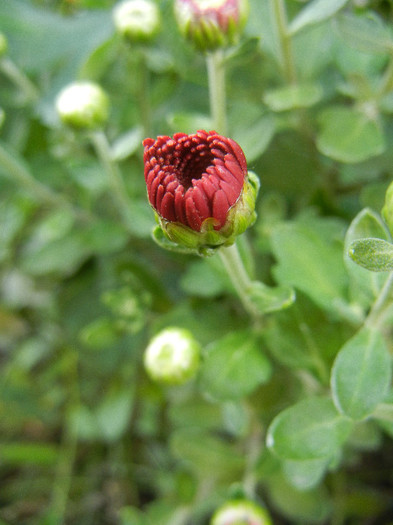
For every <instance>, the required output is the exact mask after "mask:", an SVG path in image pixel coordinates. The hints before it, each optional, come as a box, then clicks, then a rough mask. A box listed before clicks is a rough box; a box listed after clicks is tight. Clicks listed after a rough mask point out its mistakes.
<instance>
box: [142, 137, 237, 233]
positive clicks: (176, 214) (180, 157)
mask: <svg viewBox="0 0 393 525" xmlns="http://www.w3.org/2000/svg"><path fill="white" fill-rule="evenodd" d="M143 145H144V147H145V151H144V163H145V180H146V185H147V193H148V197H149V201H150V204H151V205H152V207H153V208H154V210H155V211H156V212H157V213H158V215H159V216H160V217H161V218H163V219H165V220H166V221H169V222H177V223H181V224H183V225H184V226H187V227H189V228H191V229H192V230H194V231H196V232H200V231H201V229H203V224H204V222H205V221H206V219H210V220H212V221H211V222H212V224H213V225H214V229H215V230H220V229H221V228H223V227H224V226H225V223H226V220H227V216H228V212H229V210H230V209H231V208H232V207H233V206H234V205H235V204H236V202H237V201H238V199H239V197H240V195H241V194H242V190H243V186H244V184H245V182H246V180H247V163H246V159H245V156H244V153H243V151H242V149H241V148H240V146H239V145H238V144H237V143H236V142H235V141H234V140H232V139H230V138H226V137H222V136H221V135H218V134H217V133H216V132H215V131H210V132H207V131H202V130H200V131H197V133H195V134H193V135H186V134H185V133H176V134H175V135H174V136H173V138H171V137H167V136H160V137H158V138H157V139H156V140H154V139H150V138H148V139H145V140H144V141H143Z"/></svg>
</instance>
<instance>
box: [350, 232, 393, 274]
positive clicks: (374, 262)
mask: <svg viewBox="0 0 393 525" xmlns="http://www.w3.org/2000/svg"><path fill="white" fill-rule="evenodd" d="M348 255H349V256H350V258H351V259H352V260H353V261H355V263H357V264H358V265H359V266H362V267H363V268H366V269H367V270H370V271H372V272H391V271H392V270H393V244H391V243H390V242H388V241H384V240H383V239H374V238H370V239H359V240H357V241H353V242H352V243H351V244H350V245H349V249H348Z"/></svg>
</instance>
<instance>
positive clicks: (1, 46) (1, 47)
mask: <svg viewBox="0 0 393 525" xmlns="http://www.w3.org/2000/svg"><path fill="white" fill-rule="evenodd" d="M7 51H8V41H7V38H6V36H5V35H4V33H0V58H1V57H3V56H4V55H5V54H6V53H7Z"/></svg>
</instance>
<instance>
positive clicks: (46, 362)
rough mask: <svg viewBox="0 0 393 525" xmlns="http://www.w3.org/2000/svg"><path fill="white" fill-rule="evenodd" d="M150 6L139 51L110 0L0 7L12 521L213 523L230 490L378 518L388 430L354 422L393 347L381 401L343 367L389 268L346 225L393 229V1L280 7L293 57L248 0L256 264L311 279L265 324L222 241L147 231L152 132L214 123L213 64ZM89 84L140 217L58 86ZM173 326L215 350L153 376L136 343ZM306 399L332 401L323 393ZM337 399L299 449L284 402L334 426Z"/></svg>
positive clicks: (277, 277)
mask: <svg viewBox="0 0 393 525" xmlns="http://www.w3.org/2000/svg"><path fill="white" fill-rule="evenodd" d="M158 5H159V8H160V11H161V14H162V20H163V23H162V27H161V29H160V32H159V34H158V35H157V37H156V38H155V40H154V42H152V43H151V44H146V45H139V44H138V45H137V44H135V45H131V44H129V43H126V42H124V41H123V40H122V39H121V38H120V36H119V35H117V34H116V32H115V29H114V25H113V21H112V10H113V7H114V2H113V1H111V0H36V1H34V0H3V1H2V2H1V3H0V30H1V32H3V34H4V35H5V36H6V38H7V41H8V51H7V53H6V54H5V55H4V56H3V57H2V58H1V59H0V106H1V108H2V119H3V124H2V128H1V131H0V188H1V192H0V229H1V230H0V292H1V302H0V363H1V371H0V373H1V385H0V415H1V418H0V523H1V525H25V524H26V525H27V524H37V525H52V524H59V525H60V524H69V525H73V524H76V523H78V524H79V525H100V524H109V525H134V524H135V525H146V524H155V525H160V524H163V525H164V524H169V525H181V524H184V525H186V524H187V525H202V524H206V523H208V522H209V519H210V516H211V515H212V513H213V511H214V510H215V508H216V507H217V506H218V505H220V504H221V503H223V502H224V501H225V500H226V499H228V498H231V497H236V496H247V497H253V498H255V499H256V501H258V502H260V503H261V504H263V505H266V506H267V508H268V509H269V512H270V513H271V514H272V516H273V522H274V523H277V524H285V523H332V524H335V525H339V524H344V523H346V524H351V523H353V524H359V523H367V524H382V523H388V522H390V521H391V520H393V508H392V501H393V499H392V497H393V490H392V482H393V480H392V466H393V447H392V444H391V440H390V437H389V436H391V435H393V426H392V423H391V422H389V421H386V420H384V421H383V422H381V421H376V420H374V419H367V418H366V419H364V417H365V416H369V415H370V414H371V413H372V411H373V409H374V408H375V405H377V404H378V403H379V402H380V401H385V399H384V398H385V394H386V392H387V389H388V387H389V380H390V376H389V372H388V375H386V374H385V375H384V373H383V370H381V363H382V364H383V363H386V360H384V359H385V357H386V352H385V347H383V348H382V346H383V345H384V344H386V343H383V342H382V343H381V342H380V341H378V342H377V343H374V342H373V343H372V348H374V346H375V347H376V346H377V347H378V349H381V348H382V349H381V350H380V351H379V350H378V352H379V353H378V352H376V353H375V355H376V356H377V357H375V359H376V361H377V362H376V365H375V367H374V368H373V370H377V371H378V372H377V376H376V377H375V378H374V379H375V383H376V385H377V386H376V390H377V391H378V389H379V388H380V387H381V390H380V394H378V393H377V394H374V397H375V403H374V404H373V400H374V398H373V399H372V402H371V405H370V407H369V406H368V405H367V406H366V402H365V401H364V399H363V398H361V395H360V394H359V399H357V400H356V402H357V403H358V404H357V405H356V407H357V410H358V412H359V413H361V416H362V417H358V415H357V414H358V412H356V414H355V413H354V410H355V409H354V408H353V406H352V405H351V407H348V406H345V399H344V397H341V398H340V394H337V392H334V386H333V387H332V386H331V384H330V383H329V379H330V376H331V368H332V364H333V362H334V359H335V357H336V355H337V353H338V352H339V350H340V348H341V347H343V345H345V343H347V342H348V340H350V338H351V337H352V336H353V335H354V334H355V333H356V332H357V330H358V329H359V328H360V327H362V326H363V323H364V321H365V319H366V316H367V313H368V311H369V309H370V307H371V306H372V304H373V302H374V301H375V298H376V297H377V296H378V293H379V291H380V289H381V287H382V284H383V282H384V278H385V277H386V274H378V275H376V274H373V275H371V274H369V273H368V272H367V271H366V270H363V269H359V268H358V267H355V265H354V264H353V263H352V262H351V261H349V260H347V258H344V256H343V254H344V243H345V242H346V243H347V242H348V237H347V239H345V233H346V231H347V230H348V227H349V225H350V223H351V221H352V220H353V219H354V218H355V217H356V215H357V214H358V213H359V212H361V210H363V209H364V208H367V209H366V211H363V214H364V215H363V216H362V217H363V218H362V219H359V218H358V223H359V222H360V223H361V226H360V227H359V226H358V225H354V224H353V223H352V229H351V230H350V234H351V235H352V237H351V238H356V237H359V236H361V235H360V234H359V228H360V230H361V233H363V234H364V232H365V230H366V229H367V228H368V229H369V230H372V231H373V232H375V231H377V230H378V233H379V236H381V237H384V236H385V237H387V238H388V234H387V233H386V231H385V229H384V226H383V225H382V223H381V221H380V218H379V215H378V213H379V212H380V210H381V208H382V206H383V202H384V195H385V191H386V188H387V186H388V184H389V182H390V181H391V180H392V177H393V173H392V172H393V162H392V160H393V158H392V152H393V126H392V119H391V113H392V112H393V98H392V88H393V27H392V9H393V8H392V3H391V2H390V1H378V0H371V1H367V0H364V1H360V0H358V1H355V0H352V1H341V2H340V1H334V2H333V1H330V2H329V1H322V0H319V1H318V0H312V1H309V2H305V1H300V0H287V2H286V8H287V16H288V20H289V25H288V33H287V38H286V44H287V45H289V46H290V55H285V53H283V49H284V48H283V44H285V42H284V41H283V39H282V34H281V35H280V32H279V31H278V29H277V19H276V18H275V17H276V15H277V13H276V12H275V9H274V6H275V2H274V1H272V2H269V1H267V0H263V1H261V0H251V3H250V11H251V14H250V17H249V21H248V23H247V26H246V29H245V33H244V35H243V37H242V39H241V41H240V42H239V45H237V46H235V47H232V48H230V49H228V50H227V55H226V56H227V61H226V66H227V89H228V125H229V135H230V136H231V137H233V138H234V139H235V140H237V141H238V142H239V144H240V145H241V146H242V148H243V149H244V151H245V153H246V156H247V159H248V164H249V167H250V168H251V169H252V170H253V171H255V172H256V173H257V174H258V175H259V177H260V180H261V192H260V197H259V200H258V213H259V215H258V220H257V223H256V224H255V226H254V227H253V228H252V229H251V230H250V231H249V232H247V233H246V234H245V235H244V236H243V237H244V238H243V237H242V238H241V240H240V241H241V242H240V248H241V251H242V254H243V256H244V258H245V261H246V263H247V265H248V268H249V270H250V272H251V274H252V275H254V276H255V277H257V278H260V279H263V280H265V282H268V283H270V284H273V283H277V284H282V285H290V286H293V287H294V288H295V289H296V294H297V298H296V302H295V304H294V305H293V306H291V307H290V308H288V309H287V310H283V311H281V312H278V313H275V314H271V315H269V316H266V318H265V319H264V322H263V326H251V324H252V323H251V322H250V319H249V317H248V316H247V314H245V312H244V311H243V309H242V307H241V305H240V303H239V302H238V300H237V298H236V297H235V295H234V293H233V289H232V287H231V284H230V283H229V280H228V278H227V276H226V275H225V273H224V272H223V269H222V267H221V265H220V261H219V259H218V258H217V257H216V256H214V257H212V258H210V259H206V260H203V259H198V258H195V257H190V256H183V255H178V254H174V253H170V252H165V251H164V250H162V249H161V248H160V247H158V246H157V245H155V244H154V242H153V241H152V239H151V229H152V227H153V225H154V216H153V213H152V211H151V210H150V208H149V206H148V204H147V199H146V190H145V182H144V177H143V164H142V145H141V141H142V140H143V138H144V137H145V136H152V137H154V136H156V135H158V134H160V135H161V134H173V133H174V132H177V131H183V132H194V131H196V130H197V129H200V128H204V129H209V128H210V127H211V118H210V114H209V97H208V81H207V75H206V64H205V59H204V56H203V55H202V54H199V53H198V52H196V51H195V50H194V49H193V48H192V46H191V45H190V44H188V43H186V42H184V41H183V39H182V38H181V36H180V34H179V32H178V30H177V27H176V23H175V20H174V15H173V6H172V2H171V1H169V0H162V1H160V2H159V3H158ZM307 8H308V10H307ZM78 79H83V80H90V81H94V82H97V83H99V84H100V85H101V86H102V87H103V88H104V89H105V91H106V92H107V94H108V96H109V98H110V101H111V111H110V118H109V122H108V124H107V126H106V129H105V133H106V135H107V137H108V141H109V145H110V156H111V159H112V161H113V162H116V163H117V166H118V168H119V170H120V173H121V175H122V177H123V180H124V183H125V187H126V191H127V199H128V200H129V213H128V215H127V218H126V219H125V218H124V216H122V215H121V213H119V206H118V203H117V201H116V196H115V195H114V193H113V191H112V188H111V185H110V181H109V179H108V177H107V175H106V172H105V169H104V168H103V166H102V164H101V163H100V159H99V158H98V157H97V155H96V152H95V150H94V147H93V146H92V142H91V140H90V138H89V136H88V134H86V133H83V132H79V133H74V132H72V131H70V130H69V129H66V128H64V127H63V126H62V125H61V123H60V122H59V119H58V117H57V115H56V112H55V98H56V96H57V94H58V93H59V91H60V90H61V89H62V88H63V87H64V86H66V85H67V84H69V83H70V82H73V81H75V80H78ZM358 223H357V224H358ZM356 228H358V229H357V230H356ZM355 230H356V231H355ZM347 235H348V234H347ZM363 236H364V235H363ZM173 325H175V326H179V327H184V328H187V329H189V330H190V331H191V332H192V333H193V334H194V336H195V337H196V338H197V339H198V341H199V342H200V344H201V345H202V347H203V349H204V354H203V356H204V361H203V364H202V367H201V370H200V373H199V374H198V377H197V379H196V380H194V381H192V382H191V383H188V384H186V385H184V386H180V387H179V386H178V387H162V386H160V385H157V384H154V383H153V382H152V381H151V380H150V379H149V378H148V377H147V376H146V373H145V371H144V369H143V364H142V362H143V352H144V349H145V348H146V346H147V344H148V342H149V340H150V338H151V337H152V336H153V335H154V334H155V333H156V332H157V331H158V330H160V329H162V328H165V327H167V326H173ZM385 334H386V335H389V334H390V332H389V329H386V330H385ZM366 339H367V338H366ZM363 343H364V345H366V346H367V345H368V344H371V343H369V340H368V339H367V340H366V342H364V341H363V340H362V344H363ZM388 345H389V350H391V343H389V342H388ZM362 348H363V347H362ZM367 348H368V347H367ZM239 352H240V354H239ZM384 352H385V353H384ZM239 355H240V356H241V357H239ZM347 355H349V357H347V361H349V362H350V364H353V363H354V362H356V359H358V354H356V355H355V356H354V357H353V356H352V354H351V348H349V351H347V353H346V354H345V356H347ZM345 356H344V357H345ZM344 361H345V359H344V358H343V359H342V360H341V361H340V362H339V364H338V365H337V367H338V369H337V368H336V372H335V374H336V375H335V376H334V377H335V380H336V383H335V384H337V381H338V382H340V377H341V376H340V374H339V372H340V370H341V368H340V366H341V367H342V368H343V369H344V371H347V368H346V366H347V364H346V363H347V362H345V363H344ZM389 367H390V362H389V363H388V364H387V368H386V367H385V370H386V369H389ZM382 368H383V366H382ZM337 370H338V371H337ZM381 385H383V386H381ZM332 388H333V394H332ZM364 389H367V385H366V386H364ZM365 392H366V394H367V391H366V390H365ZM361 393H364V391H363V392H361ZM314 395H318V396H321V395H323V396H327V397H326V398H325V397H324V398H323V400H322V401H323V402H321V403H320V404H318V403H317V404H316V405H315V406H314V404H313V403H314V401H313V400H314V398H313V397H312V396H314ZM332 395H333V397H334V396H336V397H337V396H338V397H339V401H338V402H337V399H336V400H335V402H336V404H337V403H338V404H339V405H340V407H341V408H342V407H343V405H344V408H343V411H344V414H346V415H347V416H348V418H349V419H350V420H351V422H350V428H349V427H348V428H347V427H346V426H345V425H343V424H342V423H343V422H342V421H341V420H340V425H341V426H340V427H338V425H336V423H332V425H333V426H332V427H329V428H328V430H327V431H326V434H327V435H328V438H327V439H328V440H329V439H330V433H329V432H330V430H332V429H333V430H332V432H333V431H334V432H333V434H334V436H333V434H332V436H333V437H332V438H331V442H328V443H327V448H326V450H325V449H324V450H323V451H319V452H318V453H317V454H313V453H308V451H307V450H306V449H303V448H302V447H303V444H302V443H300V444H297V445H296V443H295V444H293V443H290V444H287V443H286V441H285V440H286V436H287V435H288V434H291V433H292V432H293V429H294V427H293V426H292V425H293V424H295V425H296V422H295V423H293V421H292V418H289V417H287V416H286V414H287V413H286V412H285V411H284V409H286V408H287V407H290V406H292V407H293V406H294V407H295V412H294V416H293V417H294V418H295V419H296V420H299V421H300V422H301V424H303V423H304V425H305V426H307V422H302V414H303V415H306V416H307V415H310V414H311V415H310V418H311V419H312V417H313V414H315V417H316V418H317V419H318V417H319V416H318V414H320V418H322V420H323V421H325V420H326V421H330V419H329V417H331V416H332V414H333V416H332V421H333V420H335V416H334V414H335V412H334V410H335V408H334V407H333V404H332V402H331V397H332ZM343 396H344V395H343ZM363 397H364V396H363ZM317 399H318V400H319V401H320V398H319V397H318V398H317ZM298 401H299V402H300V405H299V404H296V405H294V404H295V403H297V402H298ZM302 403H306V404H305V405H303V404H302ZM340 403H341V404H340ZM359 406H360V408H359ZM277 416H279V419H277ZM295 416H296V417H295ZM274 418H276V419H275V425H274V426H273V427H272V430H271V432H272V435H273V436H274V438H275V443H276V448H277V450H273V451H271V450H270V448H266V446H265V435H266V431H267V428H268V426H269V425H270V424H271V422H272V421H273V420H274ZM325 418H326V419H325ZM382 419H383V418H382ZM344 426H345V428H344ZM333 427H334V428H333ZM300 441H301V440H300ZM296 446H297V447H298V448H296ZM291 447H292V448H291ZM293 447H295V449H294V448H293ZM299 447H300V448H299ZM273 448H274V446H273Z"/></svg>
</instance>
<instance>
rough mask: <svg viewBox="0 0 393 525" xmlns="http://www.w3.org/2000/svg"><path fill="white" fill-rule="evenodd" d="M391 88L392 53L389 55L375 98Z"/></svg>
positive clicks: (392, 75)
mask: <svg viewBox="0 0 393 525" xmlns="http://www.w3.org/2000/svg"><path fill="white" fill-rule="evenodd" d="M392 89H393V55H391V57H390V60H389V63H388V65H387V67H386V70H385V73H384V75H383V77H382V79H381V84H380V86H379V88H378V92H377V98H378V99H381V98H383V97H384V96H385V95H386V94H387V93H389V92H390V91H391V90H392Z"/></svg>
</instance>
